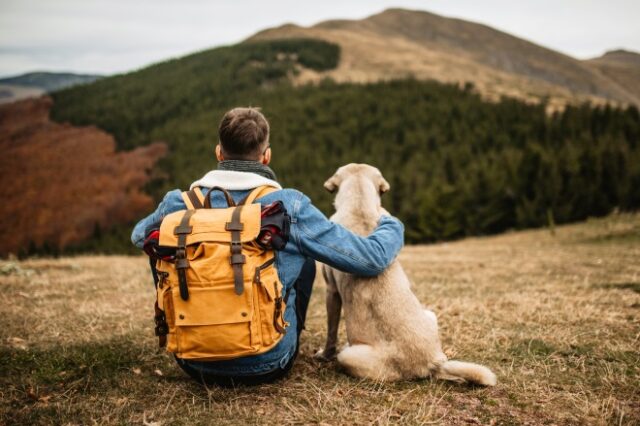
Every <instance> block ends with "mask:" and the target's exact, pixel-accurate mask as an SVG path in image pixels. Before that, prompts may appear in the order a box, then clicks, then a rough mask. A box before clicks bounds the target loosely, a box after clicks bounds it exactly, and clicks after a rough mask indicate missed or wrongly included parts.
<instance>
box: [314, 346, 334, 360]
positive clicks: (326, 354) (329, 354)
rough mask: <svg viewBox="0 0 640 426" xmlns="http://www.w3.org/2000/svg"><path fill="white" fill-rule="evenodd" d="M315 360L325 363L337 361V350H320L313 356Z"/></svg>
mask: <svg viewBox="0 0 640 426" xmlns="http://www.w3.org/2000/svg"><path fill="white" fill-rule="evenodd" d="M313 359H315V360H317V361H323V362H327V361H332V360H334V359H336V350H335V348H334V349H330V350H326V349H319V350H318V351H317V352H316V353H315V354H313Z"/></svg>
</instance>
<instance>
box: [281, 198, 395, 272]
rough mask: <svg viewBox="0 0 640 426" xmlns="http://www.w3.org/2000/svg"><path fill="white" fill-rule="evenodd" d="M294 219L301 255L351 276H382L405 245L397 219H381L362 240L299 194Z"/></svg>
mask: <svg viewBox="0 0 640 426" xmlns="http://www.w3.org/2000/svg"><path fill="white" fill-rule="evenodd" d="M293 217H294V219H293V221H294V222H293V223H292V226H291V234H292V238H293V240H294V242H295V243H296V244H297V245H298V248H299V250H300V252H302V253H303V254H305V255H306V256H309V257H311V258H313V259H315V260H318V261H320V262H322V263H326V264H327V265H329V266H332V267H335V268H337V269H339V270H341V271H344V272H347V273H351V274H356V275H361V276H375V275H379V274H381V273H382V272H383V271H384V270H385V269H386V268H387V267H388V266H389V265H390V264H391V262H392V261H393V259H395V257H396V256H397V255H398V253H399V252H400V249H401V248H402V246H403V244H404V226H403V225H402V222H400V221H399V220H398V219H396V218H394V217H391V216H383V217H382V218H381V219H380V221H379V222H378V226H377V228H376V229H375V230H374V231H373V232H372V233H371V234H370V235H369V236H367V237H361V236H359V235H356V234H354V233H352V232H351V231H349V230H348V229H346V228H344V227H343V226H341V225H339V224H337V223H334V222H331V221H330V220H329V219H327V217H326V216H325V215H324V214H323V213H322V212H321V211H320V210H318V209H317V208H316V207H315V206H314V205H313V204H311V200H310V199H309V198H308V197H307V196H305V195H304V194H302V193H300V198H299V199H298V200H297V203H296V205H295V207H294V216H293Z"/></svg>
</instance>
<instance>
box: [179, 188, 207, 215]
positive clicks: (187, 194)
mask: <svg viewBox="0 0 640 426" xmlns="http://www.w3.org/2000/svg"><path fill="white" fill-rule="evenodd" d="M182 201H184V203H185V204H186V205H187V210H194V209H201V208H203V207H204V195H203V194H202V190H200V188H199V187H197V186H196V187H195V188H193V189H191V190H189V191H184V192H183V193H182Z"/></svg>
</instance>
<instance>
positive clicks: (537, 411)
mask: <svg viewBox="0 0 640 426" xmlns="http://www.w3.org/2000/svg"><path fill="white" fill-rule="evenodd" d="M401 259H402V262H403V265H404V267H405V268H406V269H407V271H408V273H409V275H410V276H411V277H412V278H413V280H414V282H415V291H416V293H417V294H418V297H419V298H420V300H422V301H423V302H424V303H425V305H427V306H429V307H431V308H433V309H434V310H435V311H436V313H437V314H438V315H439V321H440V325H441V335H442V337H443V343H444V346H445V348H446V350H447V353H448V354H449V355H450V356H452V357H455V358H458V359H464V360H469V361H477V362H482V363H484V364H486V365H488V366H490V367H491V368H492V369H493V370H494V371H495V372H496V373H497V374H498V378H499V384H498V386H496V387H495V388H491V389H483V388H473V387H466V386H458V385H451V384H449V383H445V382H435V381H430V380H424V381H414V382H404V383H395V384H384V383H372V382H365V381H359V380H356V379H352V378H349V377H347V376H345V375H344V374H342V373H341V372H340V371H339V370H338V369H337V367H336V365H334V364H318V363H316V362H314V361H313V360H312V358H311V354H312V352H313V351H314V350H315V349H316V348H318V347H320V346H321V344H322V342H323V337H324V336H323V334H324V331H325V324H324V321H325V314H324V306H323V293H324V287H323V285H322V283H318V285H317V288H316V291H315V292H314V295H313V300H312V302H311V307H310V314H309V319H308V326H307V328H308V330H307V331H306V332H305V333H304V334H303V338H302V353H301V356H300V357H299V359H298V361H297V363H296V365H295V367H294V369H293V373H292V375H291V377H290V378H288V379H287V380H285V381H283V382H280V383H277V384H273V385H268V386H262V387H258V388H240V389H235V390H223V389H217V388H211V389H205V388H202V387H200V386H199V385H197V384H195V383H192V382H191V381H190V380H188V379H187V378H186V377H185V376H184V374H183V373H182V372H181V371H180V370H179V369H178V368H177V367H176V366H175V365H174V362H173V361H172V360H171V358H170V357H169V356H168V355H167V354H165V353H162V352H158V351H157V349H156V347H155V345H156V343H155V339H154V337H153V336H152V328H151V323H152V322H151V316H152V309H151V308H152V298H153V292H152V284H151V282H150V279H149V277H148V274H147V265H146V262H145V259H143V258H142V257H96V256H92V257H77V258H65V259H59V260H50V259H39V260H29V261H25V262H20V263H9V262H5V263H3V264H0V271H1V272H2V275H0V286H1V287H2V289H3V291H2V292H1V293H0V298H1V302H2V303H1V304H0V306H1V308H0V327H1V330H2V332H1V336H2V338H1V339H2V341H1V344H0V345H1V346H0V370H1V371H2V375H1V376H0V424H2V423H6V424H92V423H98V424H114V423H116V424H117V423H137V424H141V423H146V424H154V425H157V424H265V423H281V424H289V423H293V424H352V423H359V424H360V423H371V424H387V423H401V424H428V423H438V424H440V423H444V424H638V423H640V395H639V394H638V385H639V383H640V355H639V353H638V349H637V348H638V346H639V339H640V264H639V262H638V260H639V259H640V215H616V216H611V217H609V218H607V219H601V220H593V221H589V222H587V223H584V224H579V225H572V226H567V227H560V228H558V230H557V234H556V235H555V236H551V235H550V233H549V232H548V231H546V230H540V231H527V232H519V233H512V234H506V235H502V236H498V237H491V238H477V239H469V240H465V241H460V242H455V243H448V244H439V245H432V246H412V247H407V248H405V249H404V251H403V253H402V255H401ZM343 339H344V337H343Z"/></svg>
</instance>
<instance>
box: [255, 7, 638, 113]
mask: <svg viewBox="0 0 640 426" xmlns="http://www.w3.org/2000/svg"><path fill="white" fill-rule="evenodd" d="M290 37H310V38H320V39H324V40H327V41H330V42H333V43H337V44H338V45H340V47H341V48H342V51H343V60H344V63H341V64H340V66H339V67H338V69H337V70H334V71H329V72H325V73H322V74H320V75H314V74H310V73H303V74H302V75H301V76H299V78H298V81H299V82H300V83H305V82H309V81H317V80H321V79H322V78H325V77H329V78H333V79H335V80H336V81H338V82H373V81H380V80H388V79H395V78H404V77H407V76H412V77H415V78H418V79H434V80H437V81H441V82H445V83H459V84H465V83H467V82H471V83H473V84H474V85H475V86H476V87H477V89H478V90H479V92H480V93H482V94H483V95H484V96H485V97H487V98H489V99H496V98H499V97H501V96H513V97H517V98H520V99H523V100H526V101H539V100H541V99H549V101H550V103H551V104H557V105H563V104H567V103H572V102H582V101H591V102H595V103H604V102H619V103H634V104H640V85H638V86H634V87H628V85H629V84H633V82H634V80H633V79H632V78H631V77H629V76H626V77H625V78H617V77H616V76H615V75H613V74H614V73H613V72H611V71H610V70H609V71H608V72H607V71H603V66H599V65H597V64H595V63H593V62H592V61H580V60H578V59H576V58H573V57H571V56H569V55H566V54H564V53H561V52H557V51H554V50H552V49H549V48H547V47H544V46H540V45H538V44H535V43H533V42H531V41H527V40H524V39H521V38H518V37H515V36H513V35H511V34H508V33H506V32H503V31H500V30H497V29H494V28H492V27H490V26H488V25H484V24H479V23H474V22H470V21H465V20H462V19H458V18H448V17H443V16H440V15H437V14H433V13H430V12H425V11H413V10H406V9H398V8H394V9H387V10H385V11H383V12H380V13H377V14H374V15H371V16H369V17H367V18H364V19H360V20H346V19H334V20H328V21H323V22H319V23H317V24H315V25H312V26H310V27H302V26H298V25H295V24H284V25H282V26H279V27H275V28H271V29H266V30H263V31H260V32H258V33H256V34H255V35H253V36H251V37H249V38H248V39H247V40H246V41H247V42H251V41H255V40H264V39H278V38H290ZM633 66H635V64H634V65H633ZM637 72H638V74H639V75H640V65H638V67H637Z"/></svg>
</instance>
